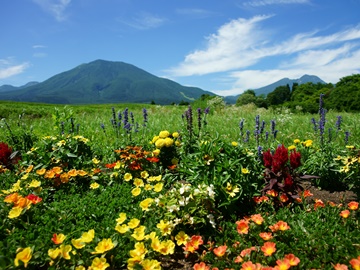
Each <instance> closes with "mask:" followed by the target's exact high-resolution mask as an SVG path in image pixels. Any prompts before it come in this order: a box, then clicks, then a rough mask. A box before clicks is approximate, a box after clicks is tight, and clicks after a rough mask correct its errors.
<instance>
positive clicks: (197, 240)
mask: <svg viewBox="0 0 360 270" xmlns="http://www.w3.org/2000/svg"><path fill="white" fill-rule="evenodd" d="M190 242H191V243H192V245H193V246H195V247H197V248H198V247H199V246H200V245H202V244H203V243H204V241H203V240H202V237H201V235H193V236H191V239H190Z"/></svg>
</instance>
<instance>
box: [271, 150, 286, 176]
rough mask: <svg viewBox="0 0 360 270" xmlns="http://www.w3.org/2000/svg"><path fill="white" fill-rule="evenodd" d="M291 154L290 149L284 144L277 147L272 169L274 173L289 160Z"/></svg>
mask: <svg viewBox="0 0 360 270" xmlns="http://www.w3.org/2000/svg"><path fill="white" fill-rule="evenodd" d="M288 160H289V154H288V149H287V148H286V147H285V146H284V145H283V144H282V145H281V146H278V148H276V151H275V153H274V155H273V157H272V170H273V172H274V173H278V172H279V171H280V170H281V169H282V168H283V167H284V166H285V165H286V163H287V162H288Z"/></svg>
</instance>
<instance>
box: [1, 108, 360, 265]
mask: <svg viewBox="0 0 360 270" xmlns="http://www.w3.org/2000/svg"><path fill="white" fill-rule="evenodd" d="M5 108H10V109H7V110H6V109H5ZM126 108H127V109H128V110H127V113H125V111H126ZM143 108H146V110H147V115H148V116H147V119H146V120H147V121H145V122H144V111H143ZM203 109H204V108H202V113H201V114H200V116H201V119H200V124H201V127H200V128H199V126H198V123H199V121H198V117H199V115H198V114H197V111H196V109H195V108H193V115H192V123H191V125H190V126H191V128H192V131H191V130H189V127H190V126H189V121H190V120H189V118H187V117H186V111H188V107H181V106H157V105H146V106H144V105H139V104H113V105H111V104H110V105H89V106H71V107H67V106H65V107H64V106H58V107H56V108H54V107H53V106H52V105H50V106H47V105H42V104H26V103H24V104H23V103H21V104H17V103H15V104H13V103H7V102H2V103H0V112H1V115H2V117H3V118H5V119H3V120H2V122H1V124H2V125H1V129H2V132H1V133H0V141H2V142H5V143H7V144H8V145H9V146H11V147H12V148H13V150H19V151H20V153H21V154H22V156H21V161H20V162H19V163H18V164H17V165H15V166H12V164H11V163H9V160H10V157H6V158H7V159H6V161H7V162H8V163H7V167H5V166H3V167H2V169H1V173H0V180H1V183H2V184H1V190H2V195H1V196H2V200H1V202H0V204H1V207H0V209H1V210H0V217H1V220H2V222H1V224H0V237H1V239H3V240H2V241H1V242H0V268H1V269H16V268H22V267H25V266H26V267H27V269H126V268H127V269H160V267H161V264H163V265H166V264H165V263H164V262H165V261H168V260H169V258H176V259H185V260H186V261H188V265H189V267H190V268H193V269H216V268H218V269H289V268H291V269H346V268H345V267H348V268H349V269H351V268H353V269H358V268H356V267H359V265H360V257H359V256H360V248H359V243H360V233H359V231H360V230H359V215H360V214H359V210H358V204H357V202H352V203H351V204H348V203H343V204H340V205H338V204H336V205H333V204H328V203H326V202H320V201H315V202H311V203H310V202H309V200H305V198H304V196H305V194H306V193H303V192H302V191H296V190H295V185H290V189H289V190H283V189H281V185H279V187H280V189H278V190H277V189H276V187H275V186H274V189H273V190H271V192H262V189H263V187H264V185H265V184H266V183H265V182H264V181H265V180H264V177H263V173H264V170H265V169H266V168H265V167H264V165H263V162H262V157H261V156H258V154H263V152H265V151H266V150H267V149H268V148H270V149H271V150H272V151H273V152H274V151H275V150H276V149H277V147H278V144H283V145H285V146H286V147H289V146H292V145H294V147H295V148H296V151H299V152H300V153H301V156H302V159H301V163H302V166H300V167H299V168H296V169H294V170H292V169H291V177H292V179H293V180H296V177H297V176H298V175H301V174H302V173H306V174H307V173H311V174H314V175H319V176H320V177H321V176H322V175H326V178H320V180H318V182H317V184H318V185H319V186H320V187H321V186H322V187H324V186H326V187H327V188H331V187H334V186H340V185H341V186H342V187H344V188H352V189H353V190H354V191H356V192H357V188H359V165H358V164H359V162H358V158H359V157H358V155H357V149H358V147H359V146H358V145H357V143H356V142H357V140H356V138H357V137H358V136H359V133H360V131H359V130H358V126H359V121H360V118H359V117H358V116H357V115H356V114H351V113H338V112H332V111H329V112H328V113H327V114H326V123H325V130H326V132H325V133H324V135H323V136H324V142H325V143H324V144H322V143H321V139H320V135H319V130H317V131H315V130H314V128H313V126H312V124H311V119H312V118H314V119H316V121H317V122H318V121H319V115H310V114H302V113H301V112H298V113H296V114H295V113H290V111H288V110H287V109H286V108H279V109H274V110H264V109H256V108H254V107H253V106H244V107H233V106H232V107H223V108H210V113H209V114H207V115H206V114H204V113H203ZM130 112H131V113H132V114H133V118H134V121H133V122H132V120H131V114H130ZM113 113H115V116H114V115H113ZM119 113H120V115H121V120H120V119H119V118H118V115H119ZM19 115H21V117H19ZM338 115H341V116H342V123H341V127H340V130H337V129H336V121H337V119H338V118H337V116H338ZM125 117H129V120H128V122H127V123H129V124H130V125H129V126H128V127H130V128H125V129H124V126H126V123H124V122H123V121H124V119H125ZM257 117H258V119H259V123H260V125H261V123H262V121H263V120H264V121H265V128H264V131H263V132H262V133H260V135H259V136H258V138H257V137H256V136H254V130H256V129H257V128H256V121H255V119H256V118H257ZM243 119H244V120H243ZM111 120H112V121H113V122H112V121H111ZM242 120H243V121H244V122H243V123H244V127H243V129H242V130H240V127H239V123H240V121H242ZM114 121H116V125H114ZM271 121H275V123H276V126H275V129H276V130H277V133H276V137H275V136H274V134H273V133H272V131H273V130H272V128H271ZM205 122H206V125H205ZM118 123H121V125H120V126H119V125H118ZM136 123H137V124H138V127H137V125H136ZM102 124H103V128H102ZM330 128H331V129H332V132H331V138H330V137H329V136H328V130H329V129H330ZM135 129H137V131H136V132H135ZM165 130H167V131H169V132H168V133H164V131H165ZM70 131H71V132H70ZM247 131H249V137H248V139H247V138H246V137H247V135H246V133H247ZM266 132H268V134H269V135H268V138H267V139H266ZM345 132H349V133H350V136H349V138H348V141H346V135H345ZM177 133H178V134H177ZM164 134H165V135H164ZM178 135H179V137H178ZM45 136H48V137H46V138H44V137H45ZM161 139H164V141H161ZM165 139H166V140H165ZM295 139H299V141H300V143H297V144H296V143H294V140H295ZM308 140H311V143H308V144H306V143H305V142H306V141H308ZM177 142H178V143H179V144H177ZM156 146H157V147H156ZM259 146H261V148H262V149H263V150H261V149H259ZM346 146H348V147H346ZM156 148H159V149H160V151H159V152H160V154H159V153H158V152H156V151H155V152H153V151H154V150H155V149H156ZM1 149H4V148H1ZM1 149H0V150H1ZM114 150H121V151H114ZM259 150H260V152H259ZM2 151H4V150H2ZM276 151H278V150H276ZM0 152H1V151H0ZM2 153H4V152H2ZM275 153H276V152H275ZM290 153H291V151H289V153H288V154H290ZM273 155H275V154H274V153H273ZM338 156H341V157H343V159H339V158H338ZM349 157H351V158H349ZM0 158H2V159H1V162H3V163H5V162H4V160H5V159H4V156H0ZM343 160H345V161H344V162H345V163H342V162H343ZM355 160H356V162H355ZM286 162H287V163H286V164H285V163H284V164H283V165H282V166H283V167H282V170H283V171H282V175H286V174H287V173H290V171H288V168H291V167H288V166H290V165H291V163H289V160H288V157H287V158H286ZM319 164H322V165H321V166H319ZM291 166H292V165H291ZM343 166H345V167H346V166H347V168H348V170H347V171H343V172H340V171H341V168H343ZM330 171H331V173H332V174H330ZM320 174H322V175H320ZM330 176H331V179H329V178H328V177H330ZM274 179H276V181H277V182H278V183H284V182H283V181H285V178H282V176H281V175H278V176H276V178H274ZM330 180H331V181H330ZM275 192H277V193H276V194H275ZM14 194H15V195H14ZM30 194H31V196H32V197H31V196H30V197H28V195H30ZM280 195H286V196H287V197H286V198H287V200H286V201H284V197H281V196H280ZM261 196H262V197H261ZM291 196H294V198H296V199H293V198H292V197H291ZM297 196H300V197H297ZM254 198H258V200H257V201H258V202H259V203H254ZM264 198H266V200H265V199H264ZM300 199H301V200H300ZM314 199H316V198H314ZM260 201H261V202H260ZM279 222H280V223H279ZM279 224H281V226H280V225H279ZM91 230H94V232H95V233H94V235H93V236H92V234H91V232H92V231H91ZM264 232H267V233H271V238H270V239H265V238H263V237H262V236H261V235H260V233H264ZM80 246H81V248H80ZM256 263H257V264H258V268H256V266H255V265H256ZM17 265H18V267H16V266H17ZM259 265H261V267H262V268H260V266H259ZM207 267H208V268H207ZM266 267H268V268H266ZM281 267H282V268H281ZM169 269H170V268H169Z"/></svg>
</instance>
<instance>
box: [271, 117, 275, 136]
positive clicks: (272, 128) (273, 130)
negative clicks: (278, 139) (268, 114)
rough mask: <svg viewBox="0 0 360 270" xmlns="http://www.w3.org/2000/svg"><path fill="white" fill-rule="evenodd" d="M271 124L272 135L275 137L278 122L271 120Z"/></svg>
mask: <svg viewBox="0 0 360 270" xmlns="http://www.w3.org/2000/svg"><path fill="white" fill-rule="evenodd" d="M270 123H271V134H273V135H274V133H275V127H276V122H275V120H270Z"/></svg>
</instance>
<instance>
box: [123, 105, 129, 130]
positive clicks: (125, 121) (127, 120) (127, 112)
mask: <svg viewBox="0 0 360 270" xmlns="http://www.w3.org/2000/svg"><path fill="white" fill-rule="evenodd" d="M123 114H124V120H123V123H124V126H125V125H127V123H128V122H129V109H128V108H125V110H124V112H123Z"/></svg>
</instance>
